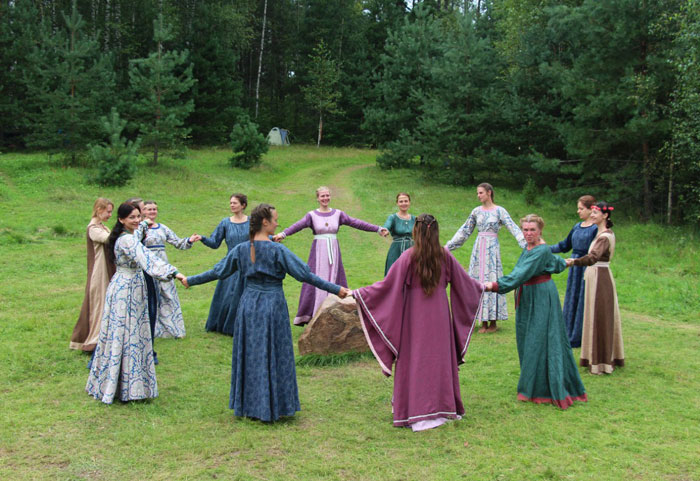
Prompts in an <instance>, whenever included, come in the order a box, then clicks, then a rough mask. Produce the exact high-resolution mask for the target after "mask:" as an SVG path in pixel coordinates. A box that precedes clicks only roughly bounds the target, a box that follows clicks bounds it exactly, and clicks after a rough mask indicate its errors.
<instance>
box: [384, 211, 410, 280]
mask: <svg viewBox="0 0 700 481" xmlns="http://www.w3.org/2000/svg"><path fill="white" fill-rule="evenodd" d="M415 224H416V217H415V216H414V215H411V218H410V219H408V220H406V219H402V218H401V217H399V216H398V214H391V215H390V216H389V217H388V218H387V220H386V222H384V228H386V229H387V230H388V231H389V234H391V237H392V238H393V240H392V242H391V246H390V247H389V252H387V254H386V263H385V264H384V276H385V277H386V275H387V273H388V272H389V269H390V268H391V266H392V265H393V264H394V262H396V260H397V259H398V258H399V257H400V256H401V254H403V252H404V251H405V250H407V249H409V248H411V247H413V238H412V235H413V226H414V225H415Z"/></svg>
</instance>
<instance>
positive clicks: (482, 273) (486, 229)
mask: <svg viewBox="0 0 700 481" xmlns="http://www.w3.org/2000/svg"><path fill="white" fill-rule="evenodd" d="M476 196H477V198H478V199H479V202H481V206H479V207H476V208H475V209H474V210H472V212H471V214H469V217H468V218H467V220H466V222H465V223H464V225H462V227H460V228H459V230H458V231H457V232H456V233H455V235H454V236H453V237H452V240H450V241H449V242H448V243H447V244H446V245H445V247H447V249H448V250H450V251H453V250H455V249H458V248H459V247H461V246H462V245H463V244H464V242H465V241H466V240H467V239H468V238H469V236H470V235H471V234H472V232H474V229H475V228H476V229H477V230H478V231H479V234H478V235H477V238H476V241H475V242H474V248H473V249H472V256H471V260H470V261H469V275H470V276H472V277H473V278H474V279H476V280H478V281H479V282H481V283H484V282H493V281H495V280H496V279H498V278H499V277H500V276H502V275H503V265H502V264H501V251H500V246H499V243H498V231H499V230H500V229H501V227H503V226H505V227H506V229H508V231H509V232H510V233H511V234H512V235H513V237H515V240H516V241H518V245H520V247H525V239H524V238H523V233H522V232H521V231H520V228H519V227H518V226H517V225H516V224H515V222H513V220H512V219H511V218H510V215H509V214H508V212H507V211H506V210H505V209H504V208H503V207H501V206H499V205H496V204H494V202H493V199H494V191H493V187H492V186H491V184H487V183H482V184H479V185H478V186H477V188H476ZM506 319H508V310H507V307H506V298H505V296H503V295H501V294H499V293H496V292H488V293H485V294H484V301H483V306H482V308H481V313H480V314H479V320H480V321H481V329H479V332H495V331H496V330H497V329H498V325H497V323H498V321H502V320H506Z"/></svg>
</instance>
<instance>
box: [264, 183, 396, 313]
mask: <svg viewBox="0 0 700 481" xmlns="http://www.w3.org/2000/svg"><path fill="white" fill-rule="evenodd" d="M316 200H317V201H318V206H319V207H318V209H316V210H312V211H309V212H308V213H307V214H306V215H305V216H304V217H302V218H301V220H299V221H297V222H296V223H294V224H293V225H291V226H289V227H287V228H286V229H284V231H282V232H281V233H280V234H277V235H276V236H275V237H274V240H275V241H276V242H281V241H282V240H284V239H285V238H286V237H288V236H290V235H293V234H296V233H297V232H299V231H300V230H302V229H306V228H309V229H311V231H312V232H313V234H314V240H313V242H312V243H311V252H310V253H309V262H308V264H309V267H310V268H311V272H313V273H314V274H316V275H317V276H319V277H320V278H321V279H323V280H326V281H328V282H332V283H335V284H339V285H341V286H343V287H347V285H348V281H347V279H346V277H345V269H344V268H343V259H342V258H341V256H340V245H339V244H338V238H337V235H336V234H338V230H340V227H341V226H343V225H347V226H350V227H352V228H354V229H359V230H364V231H367V232H378V233H379V235H381V236H387V235H388V234H389V231H388V230H386V229H385V228H384V227H379V226H378V225H374V224H369V223H367V222H365V221H362V220H360V219H354V218H352V217H350V216H349V215H347V214H346V213H345V212H343V211H342V210H338V209H331V208H330V206H329V204H330V202H331V191H330V189H328V187H323V186H322V187H319V188H318V189H316ZM327 295H328V294H327V293H326V292H325V291H324V290H322V289H317V288H315V287H314V286H312V285H309V284H304V285H303V286H301V295H300V296H299V309H298V310H297V315H296V317H295V318H294V324H295V325H303V324H307V323H308V322H309V321H310V320H311V318H312V317H313V316H314V314H315V313H316V311H317V310H318V308H319V307H320V306H321V303H322V302H323V300H324V299H325V298H326V296H327Z"/></svg>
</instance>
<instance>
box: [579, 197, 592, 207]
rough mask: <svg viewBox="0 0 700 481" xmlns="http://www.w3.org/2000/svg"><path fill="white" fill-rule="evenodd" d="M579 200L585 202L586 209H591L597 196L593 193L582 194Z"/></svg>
mask: <svg viewBox="0 0 700 481" xmlns="http://www.w3.org/2000/svg"><path fill="white" fill-rule="evenodd" d="M578 201H579V202H580V203H582V204H583V206H584V207H585V208H586V209H590V208H591V207H593V204H595V197H593V196H592V195H582V196H581V197H579V198H578Z"/></svg>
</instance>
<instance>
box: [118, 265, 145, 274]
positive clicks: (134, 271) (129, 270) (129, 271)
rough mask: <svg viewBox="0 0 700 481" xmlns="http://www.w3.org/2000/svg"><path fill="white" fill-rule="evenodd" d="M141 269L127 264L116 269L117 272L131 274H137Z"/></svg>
mask: <svg viewBox="0 0 700 481" xmlns="http://www.w3.org/2000/svg"><path fill="white" fill-rule="evenodd" d="M139 271H141V268H140V267H136V268H131V267H126V266H117V269H116V272H118V273H120V274H130V275H134V274H137V273H138V272H139Z"/></svg>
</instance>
